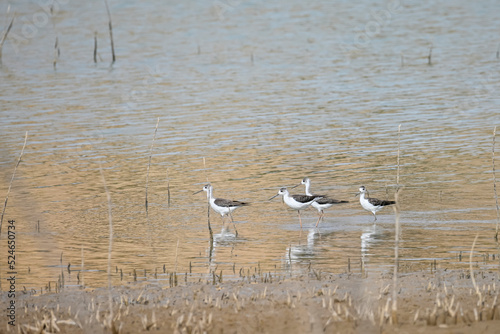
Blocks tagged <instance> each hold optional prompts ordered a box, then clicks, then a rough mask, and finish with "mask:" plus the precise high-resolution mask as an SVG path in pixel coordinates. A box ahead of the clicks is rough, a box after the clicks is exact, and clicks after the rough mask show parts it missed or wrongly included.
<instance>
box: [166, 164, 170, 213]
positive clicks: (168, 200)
mask: <svg viewBox="0 0 500 334" xmlns="http://www.w3.org/2000/svg"><path fill="white" fill-rule="evenodd" d="M167 207H168V208H170V178H169V177H168V167H167Z"/></svg>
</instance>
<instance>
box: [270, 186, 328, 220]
mask: <svg viewBox="0 0 500 334" xmlns="http://www.w3.org/2000/svg"><path fill="white" fill-rule="evenodd" d="M279 195H283V199H284V201H285V203H286V205H288V206H289V207H291V208H292V209H294V210H297V212H298V214H299V221H300V229H302V218H301V217H300V210H303V209H305V208H307V207H308V206H309V205H311V204H312V203H314V202H315V201H317V200H319V199H320V198H322V196H316V195H314V196H308V195H290V193H289V192H288V189H287V188H285V187H283V188H280V190H279V191H278V193H277V194H276V195H274V196H273V197H271V198H270V199H269V200H272V199H273V198H275V197H276V196H279Z"/></svg>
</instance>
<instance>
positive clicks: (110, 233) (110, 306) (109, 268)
mask: <svg viewBox="0 0 500 334" xmlns="http://www.w3.org/2000/svg"><path fill="white" fill-rule="evenodd" d="M99 173H101V180H102V184H103V186H104V190H105V192H106V198H107V200H108V224H109V246H108V303H109V327H110V328H111V324H112V322H113V299H112V295H111V289H112V287H113V286H112V282H111V251H112V250H113V216H112V212H111V195H110V193H109V190H108V186H107V185H106V178H105V177H104V173H103V171H102V166H101V164H99Z"/></svg>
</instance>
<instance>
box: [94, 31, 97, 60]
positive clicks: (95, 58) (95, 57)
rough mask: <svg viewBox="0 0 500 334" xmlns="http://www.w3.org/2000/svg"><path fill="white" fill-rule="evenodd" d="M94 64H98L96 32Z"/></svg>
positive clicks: (95, 37)
mask: <svg viewBox="0 0 500 334" xmlns="http://www.w3.org/2000/svg"><path fill="white" fill-rule="evenodd" d="M94 63H95V64H97V31H95V32H94Z"/></svg>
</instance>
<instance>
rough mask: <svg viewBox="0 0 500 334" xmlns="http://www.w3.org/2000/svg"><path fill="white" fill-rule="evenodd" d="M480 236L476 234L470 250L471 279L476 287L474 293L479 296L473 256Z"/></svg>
mask: <svg viewBox="0 0 500 334" xmlns="http://www.w3.org/2000/svg"><path fill="white" fill-rule="evenodd" d="M478 236H479V233H476V237H475V238H474V242H473V243H472V247H471V248H470V255H469V271H470V278H471V280H472V285H473V286H474V291H475V292H476V294H478V295H479V288H478V287H477V284H476V278H475V277H474V269H473V268H472V255H473V253H474V247H475V246H476V241H477V237H478Z"/></svg>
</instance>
